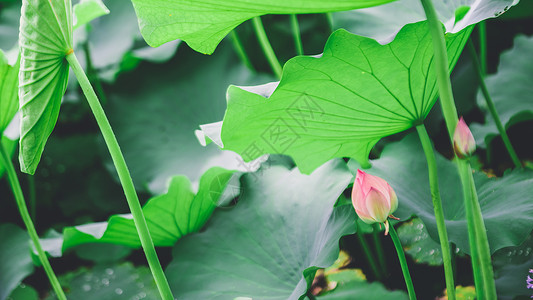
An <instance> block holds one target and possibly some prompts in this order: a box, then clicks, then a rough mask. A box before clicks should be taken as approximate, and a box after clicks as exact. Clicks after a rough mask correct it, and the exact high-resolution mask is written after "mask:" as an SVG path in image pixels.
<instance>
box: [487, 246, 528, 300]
mask: <svg viewBox="0 0 533 300" xmlns="http://www.w3.org/2000/svg"><path fill="white" fill-rule="evenodd" d="M532 249H533V238H532V237H531V236H529V237H528V239H527V240H526V241H524V243H522V244H521V245H520V246H517V247H508V248H504V249H501V250H499V251H498V252H496V253H494V271H495V276H496V288H497V291H498V299H502V300H512V299H516V297H517V296H530V295H531V294H532V293H531V290H528V289H527V285H526V279H527V276H530V277H533V274H531V273H530V272H529V270H531V269H533V255H531V253H532Z"/></svg>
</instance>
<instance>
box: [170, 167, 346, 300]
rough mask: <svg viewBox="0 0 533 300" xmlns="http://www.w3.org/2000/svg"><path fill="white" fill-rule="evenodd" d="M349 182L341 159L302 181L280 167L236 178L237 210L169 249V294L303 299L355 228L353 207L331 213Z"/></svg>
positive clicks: (218, 216) (221, 213)
mask: <svg viewBox="0 0 533 300" xmlns="http://www.w3.org/2000/svg"><path fill="white" fill-rule="evenodd" d="M351 180H352V175H351V174H350V173H349V172H347V169H346V165H345V164H344V162H343V161H341V160H336V161H332V162H330V163H328V164H325V165H324V166H322V167H321V168H320V169H318V170H317V171H316V172H314V173H313V174H312V175H309V176H307V175H302V174H300V173H299V172H298V170H297V169H296V168H295V169H292V170H288V169H286V168H285V167H280V166H272V167H270V168H268V169H265V170H264V171H262V173H261V174H253V175H252V174H247V175H244V176H243V179H242V180H241V181H242V186H243V191H242V194H241V197H240V198H239V202H238V203H237V205H236V206H235V207H233V208H231V209H226V210H217V211H216V212H215V214H214V215H213V217H212V218H211V220H210V222H209V224H208V226H207V229H206V230H205V231H204V232H201V233H195V234H192V235H189V236H186V237H184V238H183V239H182V240H180V241H179V242H178V243H177V244H176V246H175V247H174V250H173V257H174V259H173V261H172V262H171V263H170V265H169V266H168V267H167V269H166V275H167V278H168V279H169V283H170V286H171V287H172V289H173V290H174V291H176V293H177V294H176V296H177V297H179V298H182V299H205V300H209V299H234V298H236V297H240V296H241V297H249V298H253V299H280V300H281V299H283V300H287V299H301V298H303V297H304V296H302V295H304V294H305V292H306V290H307V288H308V287H310V285H311V282H312V281H313V278H314V275H315V272H316V270H317V269H318V268H323V267H328V266H330V265H331V264H332V263H333V262H334V261H335V259H336V258H337V257H338V255H339V247H338V245H339V239H340V238H341V237H342V236H343V235H346V234H350V233H353V232H354V230H355V212H354V210H353V207H352V206H351V205H343V206H339V207H335V208H334V204H335V202H336V200H337V198H338V197H339V195H340V194H341V193H342V192H343V191H344V189H345V188H346V186H347V185H348V183H349V182H350V181H351ZM183 270H187V272H184V271H183Z"/></svg>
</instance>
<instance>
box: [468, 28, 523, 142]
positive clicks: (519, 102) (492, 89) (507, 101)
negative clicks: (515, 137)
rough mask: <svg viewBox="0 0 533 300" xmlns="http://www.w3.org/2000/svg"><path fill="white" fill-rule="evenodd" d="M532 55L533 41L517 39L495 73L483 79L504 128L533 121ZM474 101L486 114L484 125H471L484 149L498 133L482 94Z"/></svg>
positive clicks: (477, 140) (502, 56)
mask: <svg viewBox="0 0 533 300" xmlns="http://www.w3.org/2000/svg"><path fill="white" fill-rule="evenodd" d="M531 53H533V37H526V36H523V35H519V36H517V37H516V38H515V40H514V47H513V48H512V49H511V50H509V51H506V52H504V53H503V54H502V55H501V57H500V65H499V66H498V72H497V73H496V74H493V75H490V76H487V78H486V79H485V81H486V84H487V89H488V90H489V93H490V96H491V97H492V101H494V105H495V106H496V111H497V112H498V115H499V116H500V119H501V121H502V123H503V125H504V126H505V127H506V128H509V127H510V126H512V125H513V124H515V123H517V122H519V121H523V120H531V119H533V102H532V101H531V95H533V85H532V84H531V78H533V60H531ZM477 100H478V106H479V107H480V108H481V109H482V110H483V111H484V112H485V114H486V118H485V121H486V122H485V124H483V125H480V124H472V125H471V129H472V133H473V134H474V137H475V138H476V142H477V144H478V145H480V146H485V145H488V144H489V143H490V141H491V140H492V139H493V138H494V137H495V136H497V135H499V133H498V129H497V128H496V124H495V123H494V119H493V118H492V116H491V115H490V114H489V111H488V108H487V103H486V101H485V98H484V97H483V94H481V92H480V93H479V94H478V99H477Z"/></svg>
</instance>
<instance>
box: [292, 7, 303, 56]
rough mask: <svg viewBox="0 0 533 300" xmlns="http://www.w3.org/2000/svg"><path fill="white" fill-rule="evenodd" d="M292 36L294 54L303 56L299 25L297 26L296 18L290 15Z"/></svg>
mask: <svg viewBox="0 0 533 300" xmlns="http://www.w3.org/2000/svg"><path fill="white" fill-rule="evenodd" d="M291 28H292V35H293V36H294V44H295V45H296V54H298V55H304V47H303V45H302V37H301V36H300V25H299V24H298V16H297V15H291Z"/></svg>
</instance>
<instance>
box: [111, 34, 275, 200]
mask: <svg viewBox="0 0 533 300" xmlns="http://www.w3.org/2000/svg"><path fill="white" fill-rule="evenodd" d="M179 57H180V59H178V60H177V61H173V62H172V63H171V64H168V65H166V66H164V67H160V66H151V67H148V66H145V67H144V68H141V69H139V72H138V73H135V74H132V75H130V76H125V77H123V78H122V80H121V81H120V82H119V83H118V84H117V85H115V87H114V89H113V90H112V91H111V92H110V93H109V94H108V95H109V96H108V97H109V99H110V102H111V103H110V105H109V106H108V107H107V113H108V116H109V119H110V121H111V123H112V124H113V129H114V130H115V133H116V135H117V138H118V141H119V143H120V145H121V148H122V151H123V153H124V157H125V158H126V161H127V162H128V166H129V168H130V171H131V174H132V177H133V179H134V182H135V183H136V185H137V188H138V189H146V190H148V191H150V192H152V193H155V194H159V193H163V192H164V191H165V189H166V183H167V180H168V178H169V177H171V176H173V175H175V174H183V175H186V176H187V177H189V178H190V179H191V181H192V182H193V183H197V182H198V179H199V178H200V177H201V176H202V174H203V173H204V172H205V171H206V170H208V169H209V168H211V167H213V166H219V167H223V168H226V169H232V170H240V171H248V170H251V169H254V168H253V167H252V166H245V164H244V162H243V161H242V159H241V158H240V157H239V156H238V155H237V154H235V153H233V152H230V151H221V150H220V149H218V147H216V146H215V145H209V146H208V147H202V146H201V145H200V144H198V142H197V140H196V138H195V136H194V130H195V129H197V128H198V124H203V123H208V122H214V121H217V120H220V119H221V118H222V117H223V116H224V110H225V108H226V103H225V100H224V92H225V91H226V89H227V87H228V85H229V84H232V83H235V84H258V83H260V82H262V81H263V82H264V81H265V80H270V79H271V77H268V76H265V75H261V74H257V75H255V74H253V73H252V72H250V71H249V70H247V69H246V68H245V67H244V66H242V65H241V64H239V61H238V58H237V56H236V55H235V54H234V53H233V51H232V49H231V47H230V45H229V44H223V45H221V49H219V51H217V53H215V54H213V55H212V56H203V55H200V54H198V53H195V52H192V51H190V50H189V51H187V49H185V48H183V49H180V51H179ZM207 83H209V87H208V88H207V87H206V84H207ZM255 168H256V167H255Z"/></svg>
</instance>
